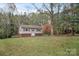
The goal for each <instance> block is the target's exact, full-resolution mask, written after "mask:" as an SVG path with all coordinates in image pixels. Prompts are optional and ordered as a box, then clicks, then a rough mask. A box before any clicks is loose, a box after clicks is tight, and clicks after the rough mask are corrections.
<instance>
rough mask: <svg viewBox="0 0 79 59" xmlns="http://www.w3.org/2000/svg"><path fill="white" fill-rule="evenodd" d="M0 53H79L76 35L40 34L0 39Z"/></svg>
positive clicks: (42, 54) (29, 54) (30, 54)
mask: <svg viewBox="0 0 79 59" xmlns="http://www.w3.org/2000/svg"><path fill="white" fill-rule="evenodd" d="M0 55H13V56H17V55H19V56H21V55H23V56H40V55H41V56H52V55H59V56H60V55H79V37H78V36H72V37H67V36H64V37H63V36H59V37H58V36H52V37H51V36H44V37H43V36H42V37H25V38H9V39H3V40H0Z"/></svg>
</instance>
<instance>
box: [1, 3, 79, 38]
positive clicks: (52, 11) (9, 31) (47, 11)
mask: <svg viewBox="0 0 79 59" xmlns="http://www.w3.org/2000/svg"><path fill="white" fill-rule="evenodd" d="M13 5H14V6H13ZM32 5H33V6H34V7H35V8H36V9H37V12H36V13H29V14H27V12H24V14H23V15H21V14H19V15H15V14H13V12H14V11H16V10H17V8H16V5H15V4H8V5H7V8H8V10H10V11H9V12H7V13H6V12H5V10H4V11H2V10H1V12H0V38H10V37H12V36H14V35H17V34H18V28H19V26H20V25H22V24H24V25H43V24H47V22H48V20H51V25H52V29H53V32H51V34H53V35H54V34H55V35H60V34H66V33H71V34H72V35H74V34H75V33H79V4H77V3H76V4H75V3H68V4H67V3H65V4H63V3H58V4H56V3H50V4H42V6H43V7H44V8H39V7H37V6H36V5H35V4H32ZM42 9H44V10H42Z"/></svg>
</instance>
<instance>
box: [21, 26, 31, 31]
mask: <svg viewBox="0 0 79 59" xmlns="http://www.w3.org/2000/svg"><path fill="white" fill-rule="evenodd" d="M22 29H23V31H30V29H29V28H25V27H22Z"/></svg>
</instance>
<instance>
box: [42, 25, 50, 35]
mask: <svg viewBox="0 0 79 59" xmlns="http://www.w3.org/2000/svg"><path fill="white" fill-rule="evenodd" d="M43 32H44V33H45V34H48V35H50V34H51V26H50V25H49V24H45V25H44V26H43Z"/></svg>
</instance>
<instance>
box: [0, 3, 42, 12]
mask: <svg viewBox="0 0 79 59" xmlns="http://www.w3.org/2000/svg"><path fill="white" fill-rule="evenodd" d="M15 5H16V8H17V10H18V12H19V13H24V12H26V13H30V12H36V8H35V7H34V6H33V5H32V4H31V3H15ZM36 5H37V6H38V7H39V8H41V6H42V5H41V4H40V3H38V4H36ZM5 7H6V3H0V8H3V9H4V8H5Z"/></svg>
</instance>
